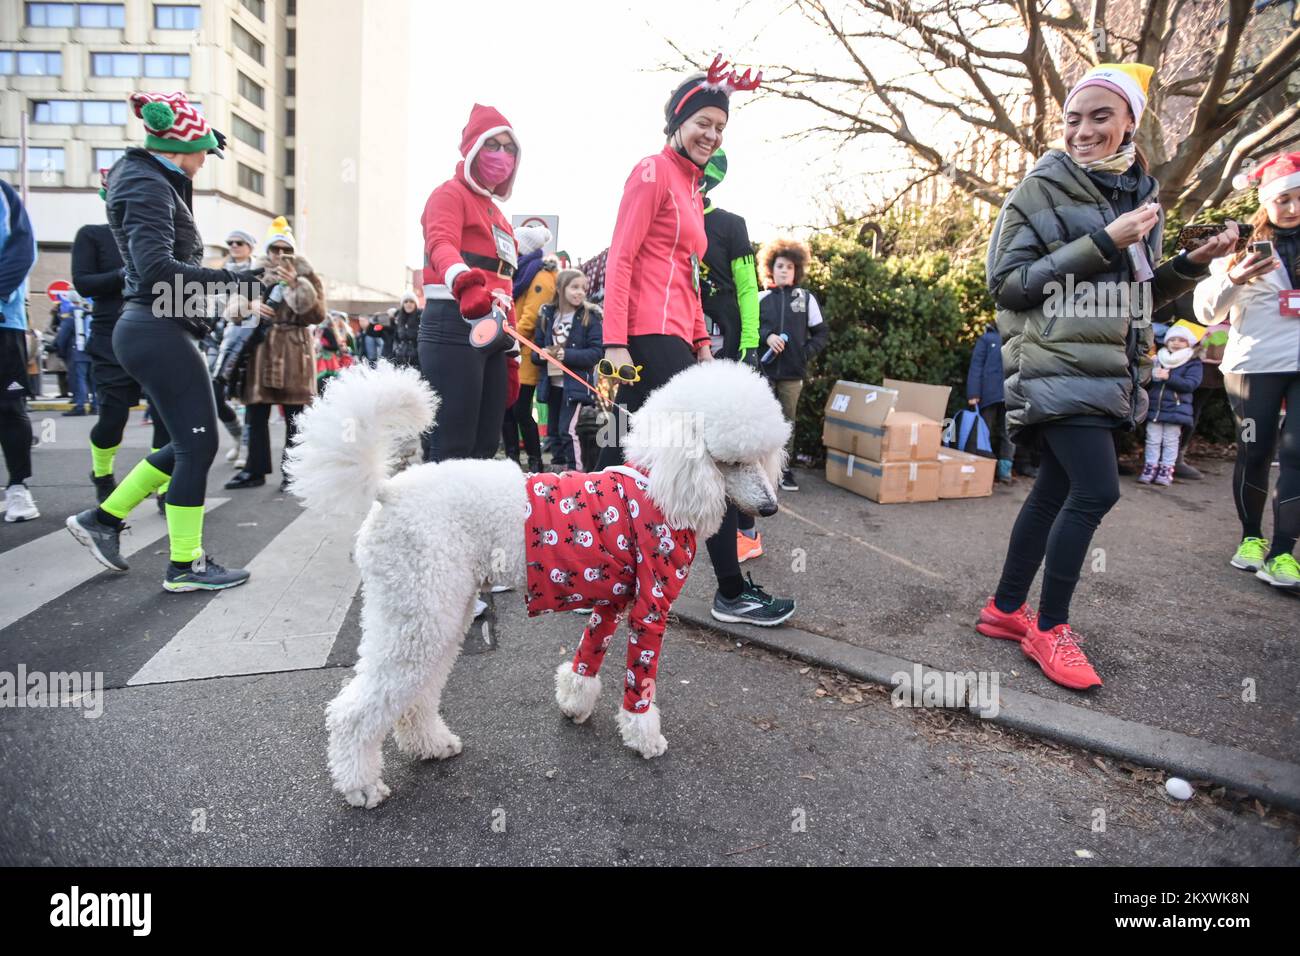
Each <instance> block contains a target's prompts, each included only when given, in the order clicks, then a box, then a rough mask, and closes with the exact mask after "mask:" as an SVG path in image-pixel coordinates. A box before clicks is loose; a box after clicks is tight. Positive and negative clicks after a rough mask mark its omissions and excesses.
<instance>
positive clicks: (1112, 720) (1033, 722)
mask: <svg viewBox="0 0 1300 956" xmlns="http://www.w3.org/2000/svg"><path fill="white" fill-rule="evenodd" d="M673 613H674V614H676V615H677V616H678V617H680V618H681V619H682V620H683V621H687V622H689V623H691V624H695V625H697V626H699V627H704V628H707V629H708V630H711V631H717V632H720V633H723V634H726V635H727V636H729V637H732V638H736V639H739V640H743V641H745V642H747V643H750V644H753V645H755V646H757V647H762V648H766V649H767V650H771V651H780V652H783V653H786V654H790V655H791V656H793V657H797V658H799V659H801V660H804V661H807V662H808V663H810V664H818V665H820V666H822V667H832V668H835V669H836V670H839V671H843V672H844V673H846V674H849V675H851V676H853V677H856V678H858V679H859V680H865V681H869V682H871V683H873V684H883V685H885V686H886V687H894V686H896V683H895V681H894V680H893V676H894V675H895V674H897V673H899V672H900V671H902V672H904V673H907V674H909V675H910V674H912V673H913V668H916V667H920V668H921V671H922V673H930V672H935V673H943V672H942V671H937V670H936V669H935V668H930V667H925V666H923V665H920V664H917V663H915V662H913V661H909V660H904V659H903V658H901V657H893V656H891V655H889V654H881V653H880V652H878V651H873V650H869V649H867V648H863V647H857V646H855V645H853V644H848V643H846V642H844V641H837V640H835V639H833V638H829V637H822V636H821V635H820V634H812V633H810V632H808V631H801V630H799V629H798V628H795V627H775V628H762V627H754V626H752V625H748V624H726V623H723V622H721V621H716V620H714V619H713V616H712V615H711V614H710V613H709V604H708V602H705V601H701V600H699V599H698V598H685V597H683V598H680V599H678V601H677V602H676V603H675V604H674V605H673ZM999 705H1000V706H999V713H998V715H997V716H996V717H989V718H985V719H988V720H991V721H993V723H995V724H999V725H1001V726H1003V727H1010V728H1011V729H1013V730H1019V731H1021V732H1023V733H1027V734H1033V735H1035V736H1038V737H1046V738H1047V739H1049V740H1055V741H1059V742H1061V743H1065V744H1071V745H1073V746H1076V747H1082V748H1084V749H1086V750H1092V751H1095V752H1097V753H1102V754H1107V755H1109V756H1111V757H1118V758H1120V759H1122V760H1129V761H1132V762H1134V763H1138V764H1141V765H1143V766H1147V767H1158V768H1160V769H1162V770H1166V771H1169V772H1171V773H1173V774H1176V775H1178V776H1180V777H1185V778H1187V779H1189V780H1210V781H1213V782H1214V783H1216V784H1222V785H1223V786H1226V787H1231V788H1232V789H1234V790H1241V791H1244V792H1245V793H1248V794H1250V795H1251V796H1253V797H1258V798H1259V799H1260V800H1265V801H1268V802H1269V803H1272V804H1276V805H1278V806H1282V807H1286V808H1287V809H1288V810H1294V811H1300V764H1292V763H1287V762H1285V761H1282V760H1275V759H1274V758H1272V757H1265V756H1262V755H1260V754H1255V753H1251V752H1250V751H1248V750H1240V749H1238V748H1236V747H1225V746H1223V745H1222V744H1214V743H1209V742H1207V741H1204V740H1198V739H1197V738H1195V737H1188V736H1187V735H1185V734H1179V733H1175V732H1174V731H1171V730H1161V729H1160V728H1159V727H1152V726H1150V725H1149V724H1141V723H1137V722H1136V721H1131V720H1122V719H1120V718H1118V717H1110V716H1107V715H1105V714H1098V713H1095V712H1093V711H1090V710H1085V709H1084V708H1082V707H1075V706H1073V705H1071V704H1062V703H1060V702H1058V701H1053V700H1047V699H1046V698H1043V697H1039V696H1038V695H1037V694H1030V693H1026V692H1024V691H1015V690H1003V691H1001V692H1000V700H999ZM971 712H972V713H976V711H975V709H974V707H973V706H972V708H971Z"/></svg>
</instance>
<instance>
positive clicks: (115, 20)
mask: <svg viewBox="0 0 1300 956" xmlns="http://www.w3.org/2000/svg"><path fill="white" fill-rule="evenodd" d="M125 24H126V7H125V6H124V5H123V4H120V3H29V4H27V25H28V26H29V27H88V28H90V29H100V30H120V29H122V27H123V26H124V25H125Z"/></svg>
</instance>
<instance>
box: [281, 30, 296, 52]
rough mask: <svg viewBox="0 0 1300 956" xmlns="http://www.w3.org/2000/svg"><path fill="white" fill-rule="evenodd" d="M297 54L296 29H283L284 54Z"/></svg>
mask: <svg viewBox="0 0 1300 956" xmlns="http://www.w3.org/2000/svg"><path fill="white" fill-rule="evenodd" d="M297 54H298V31H297V30H285V31H284V55H285V56H297Z"/></svg>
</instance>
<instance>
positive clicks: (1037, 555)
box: [976, 64, 1236, 690]
mask: <svg viewBox="0 0 1300 956" xmlns="http://www.w3.org/2000/svg"><path fill="white" fill-rule="evenodd" d="M1151 73H1152V70H1151V68H1150V67H1147V66H1143V65H1141V64H1125V65H1120V64H1102V65H1101V66H1098V67H1095V68H1093V69H1092V70H1089V71H1088V73H1086V74H1085V75H1084V77H1083V78H1082V79H1081V80H1080V82H1079V83H1078V84H1076V85H1075V87H1074V89H1072V90H1071V91H1070V93H1069V95H1068V96H1067V97H1066V100H1065V107H1064V115H1065V137H1064V138H1065V146H1066V148H1065V150H1064V151H1061V150H1055V149H1054V150H1050V151H1049V152H1048V153H1047V155H1045V156H1044V157H1043V158H1042V159H1041V160H1039V161H1038V163H1037V164H1036V165H1035V166H1034V168H1033V170H1032V171H1031V172H1030V173H1029V175H1028V176H1027V177H1026V178H1025V180H1024V181H1023V182H1021V183H1020V185H1019V186H1017V187H1016V188H1015V189H1014V190H1013V191H1012V193H1011V195H1010V196H1008V197H1007V200H1006V202H1005V203H1004V204H1003V207H1002V210H1001V212H1000V213H999V214H998V219H997V222H996V223H995V224H994V227H993V236H992V238H991V240H990V242H989V252H988V269H987V271H988V284H989V291H990V292H991V293H992V295H993V298H994V301H995V303H996V304H997V308H998V331H999V332H1001V333H1002V338H1003V342H1004V343H1005V344H1004V346H1003V352H1002V355H1003V372H1004V374H1005V376H1006V389H1005V397H1006V406H1007V425H1008V428H1009V429H1010V431H1011V437H1012V440H1013V441H1015V442H1016V444H1017V445H1019V444H1021V443H1027V444H1032V445H1035V446H1036V447H1038V448H1039V450H1040V452H1041V455H1042V462H1041V464H1040V466H1039V469H1038V477H1037V479H1036V481H1035V483H1034V487H1033V489H1032V490H1031V491H1030V493H1029V497H1028V498H1026V499H1025V503H1024V505H1023V507H1022V508H1021V509H1020V515H1019V517H1018V518H1017V519H1016V523H1015V526H1014V527H1013V528H1012V531H1011V542H1010V545H1009V546H1008V548H1007V557H1006V562H1005V564H1004V565H1003V569H1002V577H1001V580H1000V581H999V582H998V587H997V591H996V592H995V594H994V596H993V597H992V598H990V599H989V601H988V603H987V604H986V605H985V607H984V608H983V610H982V611H981V612H980V617H979V623H978V624H977V625H976V627H977V629H978V630H979V632H980V633H981V634H985V635H987V636H989V637H997V638H1003V639H1007V640H1016V641H1019V642H1020V646H1021V649H1022V650H1023V651H1024V653H1025V654H1026V655H1027V656H1028V657H1029V658H1030V659H1032V660H1034V661H1035V662H1036V663H1037V664H1038V665H1039V666H1040V667H1041V668H1042V669H1043V672H1044V673H1045V674H1046V675H1047V676H1048V677H1049V678H1050V679H1051V680H1053V681H1055V682H1056V683H1058V684H1060V685H1062V686H1063V687H1069V688H1071V689H1073V690H1085V689H1087V688H1090V687H1099V686H1100V685H1101V678H1100V677H1098V676H1097V673H1096V671H1095V670H1093V668H1092V665H1090V664H1089V663H1088V659H1087V658H1086V657H1085V656H1084V653H1083V651H1082V650H1080V649H1079V645H1078V644H1077V643H1076V641H1075V637H1074V634H1073V632H1072V631H1071V629H1070V625H1069V623H1068V621H1069V613H1070V599H1071V597H1072V596H1073V594H1074V588H1075V586H1076V585H1077V584H1078V581H1079V572H1080V570H1081V569H1082V567H1083V562H1084V559H1085V557H1086V556H1087V554H1088V549H1089V547H1090V545H1091V543H1092V536H1093V533H1094V532H1095V531H1096V530H1097V526H1098V525H1099V524H1100V523H1101V519H1102V518H1103V517H1104V516H1105V514H1106V512H1108V511H1109V510H1110V509H1111V508H1112V507H1113V506H1114V504H1115V502H1116V501H1118V500H1119V477H1118V470H1117V463H1116V458H1115V446H1114V442H1113V437H1112V436H1113V432H1114V430H1115V429H1118V428H1132V427H1134V426H1135V425H1136V424H1137V423H1138V422H1141V421H1142V419H1143V417H1144V416H1145V412H1146V407H1145V406H1146V392H1145V391H1144V390H1143V389H1142V387H1141V385H1142V382H1141V377H1142V375H1143V374H1147V375H1149V370H1148V369H1145V368H1143V366H1146V365H1147V364H1148V363H1149V359H1148V358H1147V353H1148V350H1149V348H1150V346H1151V341H1152V333H1151V312H1152V311H1153V310H1154V309H1155V308H1157V307H1159V306H1160V305H1161V304H1162V303H1163V302H1166V301H1169V300H1170V299H1173V298H1176V297H1177V296H1179V295H1181V294H1183V293H1185V292H1187V291H1188V290H1190V289H1191V288H1192V287H1193V286H1194V285H1195V283H1196V280H1197V278H1198V277H1199V276H1201V275H1203V274H1204V273H1205V269H1206V266H1207V264H1208V263H1209V262H1210V260H1211V259H1212V258H1214V257H1215V256H1217V255H1220V254H1221V252H1222V250H1223V249H1225V248H1228V247H1229V246H1230V245H1231V244H1232V243H1235V242H1236V227H1235V226H1234V227H1232V228H1231V229H1230V230H1229V233H1228V234H1225V235H1223V236H1221V237H1219V238H1218V239H1216V240H1214V241H1213V242H1212V243H1207V244H1206V245H1205V246H1202V247H1201V248H1200V249H1198V250H1196V252H1193V253H1190V254H1183V255H1180V256H1178V257H1177V258H1175V259H1172V260H1169V261H1168V262H1165V263H1163V264H1161V263H1160V255H1161V231H1162V227H1163V222H1164V213H1163V212H1162V210H1161V208H1160V206H1159V204H1158V202H1157V201H1156V200H1157V194H1158V190H1159V184H1158V183H1157V182H1156V181H1155V180H1154V179H1152V178H1151V176H1150V175H1149V174H1148V173H1147V168H1146V162H1145V160H1144V159H1143V157H1142V156H1141V154H1140V153H1139V152H1138V151H1137V147H1136V145H1135V144H1134V142H1133V134H1134V131H1135V129H1136V128H1137V126H1138V124H1139V122H1140V121H1141V118H1142V110H1143V109H1144V108H1145V106H1146V85H1147V81H1148V80H1149V79H1150V76H1151ZM1040 565H1043V566H1044V567H1043V591H1042V601H1041V604H1040V607H1039V611H1038V613H1037V614H1035V613H1034V612H1033V610H1032V609H1030V607H1029V605H1028V604H1026V603H1025V602H1026V598H1027V597H1028V595H1029V587H1030V585H1031V584H1032V582H1033V580H1034V576H1035V575H1036V574H1037V573H1038V568H1039V566H1040Z"/></svg>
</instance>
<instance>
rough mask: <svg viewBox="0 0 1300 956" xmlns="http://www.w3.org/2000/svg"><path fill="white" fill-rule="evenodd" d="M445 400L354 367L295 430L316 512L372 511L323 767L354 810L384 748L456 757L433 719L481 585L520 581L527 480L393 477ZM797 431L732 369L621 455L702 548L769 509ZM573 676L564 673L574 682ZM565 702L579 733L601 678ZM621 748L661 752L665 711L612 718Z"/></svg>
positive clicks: (459, 464) (290, 463)
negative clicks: (354, 653)
mask: <svg viewBox="0 0 1300 956" xmlns="http://www.w3.org/2000/svg"><path fill="white" fill-rule="evenodd" d="M437 401H438V400H437V398H436V396H434V394H433V393H432V391H431V390H430V389H429V387H428V385H426V384H425V383H424V382H423V381H422V380H421V379H420V377H419V374H418V373H417V372H416V371H415V370H414V369H409V368H404V369H398V368H395V367H393V366H391V365H389V364H388V363H387V362H381V363H380V364H379V366H378V368H375V369H371V368H368V367H367V366H365V365H358V366H353V367H351V368H349V369H347V370H346V371H344V372H343V373H342V374H340V375H339V376H338V377H337V378H336V379H335V380H334V381H333V382H332V383H331V385H330V387H329V388H328V389H326V390H325V395H324V397H323V399H322V400H320V401H319V402H317V403H316V404H315V405H313V406H312V407H310V408H308V409H306V410H305V411H304V412H303V413H302V417H301V418H300V419H299V426H298V429H299V430H298V435H297V439H296V441H295V443H294V446H293V447H292V448H291V449H290V451H289V455H288V459H287V462H286V467H285V471H286V473H287V474H288V475H289V476H290V479H291V484H290V487H291V489H292V491H293V492H294V494H296V495H298V496H299V497H300V498H301V499H302V500H303V502H304V503H305V504H306V505H307V507H308V508H313V509H321V510H329V511H336V512H338V511H347V510H358V509H360V510H368V514H367V515H366V518H365V520H364V521H363V522H362V524H361V528H360V530H359V531H358V532H357V540H356V547H355V551H354V555H355V559H356V562H357V565H358V567H359V569H360V572H361V580H362V597H363V604H362V611H361V627H362V638H361V646H360V648H359V660H358V662H357V666H356V676H355V677H354V678H353V679H352V680H351V681H350V682H348V683H347V684H346V685H345V686H344V687H343V690H342V691H341V692H340V693H339V695H338V696H337V697H336V698H335V699H334V700H333V701H331V702H330V704H329V706H328V707H327V708H326V723H327V726H328V729H329V769H330V774H331V776H332V778H333V781H334V786H335V788H336V789H337V790H339V791H340V792H341V793H342V794H343V796H344V798H345V799H346V800H347V801H348V803H350V804H352V805H353V806H365V807H374V806H376V805H377V804H378V803H380V802H381V801H382V800H383V799H384V798H385V797H387V796H388V794H389V790H388V788H387V787H386V786H385V785H384V782H383V780H382V779H381V776H380V774H381V771H382V765H383V758H382V753H381V746H382V744H383V741H384V738H385V737H386V736H387V734H388V733H389V731H390V730H391V731H392V732H393V736H394V739H395V740H396V742H397V746H398V748H399V749H400V750H401V751H402V752H403V753H406V754H409V755H411V756H413V757H416V758H418V759H421V760H428V759H434V760H443V759H446V758H448V757H454V756H455V755H456V754H459V753H460V752H461V741H460V738H459V737H457V736H456V735H455V734H453V733H452V732H451V730H450V729H449V728H448V727H447V725H446V723H444V722H443V719H442V716H441V714H440V713H439V704H440V700H441V697H442V690H443V687H444V686H445V684H446V682H447V678H448V677H449V676H450V674H451V669H452V666H453V665H454V664H455V662H456V658H457V656H458V655H459V653H460V646H461V641H462V638H463V636H464V634H465V632H466V630H467V628H468V627H469V624H470V621H471V620H472V615H473V606H474V599H475V597H476V595H477V593H478V591H479V588H480V587H481V586H482V585H483V583H484V582H485V581H490V582H492V583H494V584H505V585H510V586H512V587H515V588H519V587H522V585H523V584H524V581H525V577H526V573H525V564H524V562H525V554H524V522H525V505H526V489H525V482H524V479H523V475H522V474H521V472H520V471H519V468H518V466H517V465H516V464H514V463H513V462H509V461H447V462H443V463H441V464H424V465H419V466H417V467H414V468H409V469H407V470H405V471H401V472H398V473H397V474H392V475H391V477H390V474H391V472H392V471H393V469H394V467H396V464H397V461H398V458H399V456H400V452H401V450H402V448H403V447H407V446H409V444H410V442H412V441H413V440H414V439H415V438H416V437H417V436H419V435H420V434H421V433H422V432H424V431H426V430H427V429H428V428H429V427H431V425H432V423H433V420H434V413H435V411H436V408H437ZM789 430H790V426H789V425H788V424H787V423H786V422H785V420H784V419H783V418H782V416H781V409H780V406H779V405H778V403H777V401H776V398H775V397H774V396H773V394H772V392H771V389H770V388H769V387H768V385H767V384H766V383H765V382H764V381H763V379H762V378H761V377H760V376H759V375H758V374H757V373H756V372H754V371H753V370H752V369H749V368H747V367H745V366H742V365H738V364H736V363H734V362H711V363H703V364H700V365H697V366H694V367H692V368H690V369H687V370H686V371H683V372H682V373H681V374H679V375H677V376H675V377H674V378H673V379H672V380H671V381H670V382H669V383H668V384H666V385H665V386H663V387H662V388H660V389H658V390H657V391H655V392H654V393H653V394H652V395H651V396H650V397H649V399H648V400H647V401H646V403H645V404H644V405H643V406H642V408H641V410H640V411H639V412H638V413H637V414H636V415H635V416H634V421H633V423H632V427H631V429H630V431H629V433H628V435H627V436H626V438H625V440H624V442H623V448H624V454H625V456H626V458H627V460H628V462H629V464H631V465H633V466H634V467H636V468H638V469H639V470H640V471H641V472H642V473H643V474H645V475H646V476H647V478H648V479H649V492H648V493H649V495H650V497H651V499H652V500H653V501H654V502H655V504H656V505H657V506H658V507H660V508H661V509H662V510H663V513H664V516H665V518H666V519H667V520H668V521H670V522H671V523H673V524H675V525H676V526H678V527H689V528H692V529H694V530H695V531H696V533H697V535H698V536H699V537H700V538H705V537H708V536H709V535H711V534H712V533H713V532H714V531H716V530H717V528H718V526H719V525H720V524H721V521H722V517H723V512H724V510H725V499H727V498H730V499H731V500H732V501H734V502H736V504H737V506H738V507H739V508H741V509H742V510H744V511H747V512H750V513H764V514H769V513H771V512H772V511H774V510H775V508H776V493H775V491H774V488H775V486H776V483H777V479H778V476H779V475H780V472H781V469H782V468H783V467H784V464H785V460H784V451H783V449H784V447H785V442H786V439H787V438H788V437H789ZM566 670H568V673H567V674H566V673H565V671H566ZM555 685H556V686H555V695H556V702H557V703H558V705H559V707H560V710H561V712H562V713H564V714H565V715H566V716H567V717H569V718H571V719H572V720H574V721H575V722H577V723H582V722H583V721H585V720H586V719H587V718H588V717H589V716H590V714H591V713H592V711H593V710H594V708H595V705H596V702H597V699H598V698H599V696H600V678H599V677H598V676H591V677H585V676H579V675H577V674H574V673H573V672H572V668H571V667H570V666H569V665H568V664H565V665H564V666H563V667H561V668H560V670H559V672H557V674H556V681H555ZM618 727H619V730H620V733H621V735H622V737H623V740H624V742H625V743H627V745H628V746H629V747H632V748H633V749H635V750H636V751H637V752H638V753H640V754H641V755H642V756H644V757H655V756H659V755H660V754H662V753H663V752H664V751H665V750H666V749H667V747H668V742H667V740H665V739H664V737H663V734H662V733H661V732H660V715H659V711H658V708H656V707H652V708H650V710H649V712H647V713H641V714H625V713H623V712H622V711H620V712H619V715H618Z"/></svg>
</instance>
